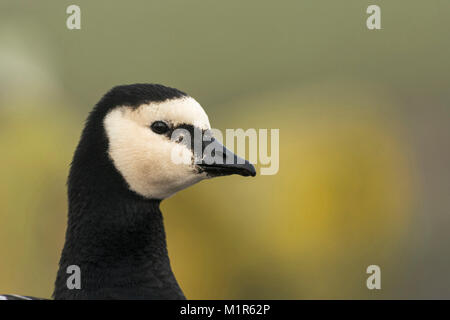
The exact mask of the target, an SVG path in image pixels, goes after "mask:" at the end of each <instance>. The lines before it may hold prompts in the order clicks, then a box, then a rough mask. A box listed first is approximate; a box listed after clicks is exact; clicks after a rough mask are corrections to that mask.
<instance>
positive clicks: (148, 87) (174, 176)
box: [75, 84, 256, 200]
mask: <svg viewBox="0 0 450 320" xmlns="http://www.w3.org/2000/svg"><path fill="white" fill-rule="evenodd" d="M96 122H97V123H96ZM98 122H101V125H100V126H99V125H98ZM90 123H94V125H91V126H90ZM90 127H91V129H90ZM92 127H96V128H98V127H101V128H102V130H103V132H102V136H103V137H104V142H105V143H104V152H105V154H106V158H107V159H106V161H109V162H110V163H111V164H112V165H113V167H114V168H115V169H116V171H117V172H118V173H120V176H121V177H122V178H123V180H124V181H125V183H126V187H127V188H128V189H129V190H131V191H132V192H134V193H137V194H138V195H140V196H143V197H145V198H147V199H157V200H162V199H166V198H168V197H170V196H172V195H173V194H175V193H176V192H178V191H180V190H182V189H185V188H187V187H189V186H191V185H193V184H195V183H197V182H199V181H202V180H204V179H208V178H213V177H217V176H225V175H231V174H238V175H242V176H255V174H256V172H255V168H254V166H253V165H252V164H251V163H249V162H248V161H247V160H244V159H242V158H240V157H238V156H237V155H235V154H234V153H233V152H231V151H229V150H228V149H226V148H225V147H224V146H223V145H222V144H221V143H220V142H219V141H217V140H216V139H215V138H214V136H213V134H212V131H211V125H210V122H209V119H208V115H207V114H206V112H205V111H204V109H203V108H202V106H201V105H200V104H199V103H198V102H197V101H196V100H195V99H194V98H192V97H190V96H189V95H187V94H186V93H184V92H182V91H179V90H177V89H173V88H169V87H165V86H162V85H155V84H134V85H125V86H118V87H114V88H113V89H112V90H110V91H109V92H108V93H107V94H106V95H105V96H104V97H103V98H102V100H101V101H100V102H99V103H98V104H97V106H96V107H95V108H94V111H93V112H92V113H91V115H90V117H89V119H88V123H87V125H86V129H85V131H87V132H86V134H84V136H85V137H84V138H83V137H82V139H81V141H83V140H92V137H93V136H95V135H96V134H92V132H89V131H92V130H93V128H92ZM97 136H98V134H97ZM84 144H85V145H86V146H89V145H91V147H90V148H89V147H85V148H84V147H83V143H80V145H81V146H79V147H78V150H77V151H78V153H80V154H83V157H84V158H86V157H89V156H92V155H93V153H94V152H96V153H98V150H97V151H93V150H92V149H93V148H94V147H95V145H96V144H95V143H94V142H92V141H91V142H86V141H85V143H84ZM93 145H94V146H93ZM80 149H81V150H80ZM89 149H91V151H89ZM75 158H77V157H75ZM77 162H78V163H80V162H84V163H88V162H89V161H87V160H86V161H77ZM90 162H91V163H92V159H90Z"/></svg>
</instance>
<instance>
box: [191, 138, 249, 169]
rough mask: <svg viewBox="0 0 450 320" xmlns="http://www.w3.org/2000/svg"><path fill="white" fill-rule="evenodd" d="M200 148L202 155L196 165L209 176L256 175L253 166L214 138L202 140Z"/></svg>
mask: <svg viewBox="0 0 450 320" xmlns="http://www.w3.org/2000/svg"><path fill="white" fill-rule="evenodd" d="M202 149H203V150H202V154H203V157H201V160H200V161H199V162H198V163H197V165H198V166H199V167H200V168H201V170H203V171H204V172H207V173H208V174H209V175H211V176H214V177H215V176H227V175H231V174H239V175H241V176H245V177H247V176H252V177H254V176H255V175H256V170H255V167H254V166H253V165H252V164H251V163H250V162H248V161H247V160H245V159H243V158H241V157H238V156H237V155H236V154H234V153H233V152H231V151H230V150H228V149H227V148H225V146H224V145H222V144H221V143H220V142H219V141H217V140H216V139H214V138H211V140H209V141H203V143H202Z"/></svg>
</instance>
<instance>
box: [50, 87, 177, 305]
mask: <svg viewBox="0 0 450 320" xmlns="http://www.w3.org/2000/svg"><path fill="white" fill-rule="evenodd" d="M184 95H185V94H184V93H182V92H181V91H177V90H176V89H171V88H167V87H164V86H159V85H131V86H120V87H116V88H114V89H112V90H111V91H110V92H108V93H107V94H106V95H105V96H104V97H103V98H102V100H100V102H99V103H98V104H97V105H96V107H95V108H94V110H93V111H92V112H91V114H90V115H89V117H88V119H87V122H86V126H85V128H84V130H83V133H82V136H81V139H80V142H79V144H78V147H77V149H76V151H75V155H74V158H73V161H72V164H71V169H70V174H69V179H68V200H69V213H68V226H67V232H66V241H65V245H64V248H63V252H62V255H61V260H60V266H59V271H58V274H57V279H56V283H55V291H54V294H53V295H54V298H55V299H184V295H183V293H182V291H181V289H180V287H179V286H178V283H177V282H176V280H175V277H174V275H173V273H172V270H171V267H170V262H169V257H168V253H167V246H166V236H165V232H164V225H163V217H162V214H161V211H160V209H159V205H160V200H154V199H153V200H152V199H145V198H143V197H141V196H140V195H138V194H136V193H134V192H133V191H130V190H129V188H128V186H127V184H126V182H125V180H124V179H123V177H122V176H121V174H120V173H119V172H118V171H117V169H116V168H115V167H114V165H113V163H112V161H111V160H110V158H109V156H108V141H107V137H106V133H105V130H104V127H103V119H104V117H105V116H106V114H107V113H108V112H109V111H110V110H111V109H113V108H114V107H115V106H119V105H130V106H137V105H138V104H141V103H143V102H145V101H153V100H156V101H163V100H167V99H170V98H174V97H181V96H184ZM70 265H76V266H78V267H80V271H81V289H69V288H68V287H67V279H68V277H69V276H70V274H68V273H67V267H68V266H70Z"/></svg>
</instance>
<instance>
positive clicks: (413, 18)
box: [0, 0, 450, 299]
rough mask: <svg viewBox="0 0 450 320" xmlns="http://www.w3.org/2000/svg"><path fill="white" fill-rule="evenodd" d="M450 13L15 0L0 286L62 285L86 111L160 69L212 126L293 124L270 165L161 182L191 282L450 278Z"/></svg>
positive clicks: (8, 4)
mask: <svg viewBox="0 0 450 320" xmlns="http://www.w3.org/2000/svg"><path fill="white" fill-rule="evenodd" d="M70 4H77V5H79V6H80V7H81V18H82V25H81V27H82V29H81V30H68V29H67V28H66V18H67V14H66V12H65V11H66V7H67V6H68V5H70ZM370 4H378V5H380V7H381V10H382V11H381V17H382V30H378V31H369V30H368V29H367V28H366V24H365V21H366V18H367V16H368V15H367V14H366V8H367V7H368V6H369V5H370ZM449 17H450V2H449V1H448V0H441V1H439V0H431V1H423V0H421V1H419V0H417V1H416V0H414V1H413V0H396V1H365V0H346V1H334V0H322V1H314V0H305V1H298V0H296V1H267V0H264V1H262V0H259V1H256V0H251V1H250V0H249V1H237V0H230V1H222V2H219V1H205V0H203V1H200V0H190V1H184V0H177V1H175V0H166V1H120V2H119V1H117V2H115V3H113V2H112V1H100V0H97V1H87V0H82V1H81V0H79V1H76V2H72V1H48V0H45V1H44V0H41V1H23V0H2V1H1V2H0V150H1V151H0V152H1V157H0V179H1V184H0V292H1V293H18V294H26V295H34V296H41V297H50V295H51V293H52V289H53V282H54V279H55V274H56V270H57V264H58V261H59V255H60V252H61V249H62V246H63V240H64V233H65V224H66V219H67V216H66V209H67V204H66V186H65V182H66V176H67V172H68V166H69V163H70V160H71V157H72V153H73V150H74V148H75V146H76V143H77V141H78V138H79V135H80V131H81V129H82V126H83V121H84V119H85V117H86V116H87V113H88V112H89V111H90V109H91V108H92V107H93V105H94V104H95V103H96V102H97V101H98V100H99V99H100V97H101V96H102V94H104V93H105V92H106V91H107V90H108V89H109V88H111V87H112V86H114V85H118V84H125V83H135V82H151V83H162V84H165V85H169V86H173V87H176V88H179V89H181V90H183V91H186V92H187V93H189V94H190V95H192V96H193V97H195V98H196V99H197V100H198V101H199V102H200V103H201V104H202V105H203V107H204V108H205V109H206V111H207V112H208V114H209V117H210V120H211V124H212V126H213V127H215V128H219V129H225V128H279V129H280V170H279V173H278V174H277V175H273V176H257V178H255V179H242V178H239V177H235V176H233V177H228V178H223V179H216V180H212V181H208V182H202V183H200V184H198V185H196V186H194V187H191V188H189V189H187V190H185V191H182V192H180V193H179V194H177V195H176V196H174V197H173V198H171V199H168V200H166V201H164V202H163V204H162V209H163V212H164V214H165V221H166V227H167V236H168V245H169V252H170V256H171V261H172V266H173V268H174V272H175V274H176V276H177V278H178V280H179V282H180V285H181V287H182V288H183V290H184V292H185V294H186V296H187V297H188V298H191V299H216V298H225V299H249V298H255V299H256V298H267V299H284V298H286V299H311V298H320V299H326V298H329V299H337V298H351V299H355V298H360V299H366V298H370V299H372V298H373V299H378V298H388V299H390V298H450V275H449V270H450V254H449V251H450V232H449V228H450V216H449V209H450V197H449V190H450V188H449V181H450V172H449V160H450V159H449V158H450V157H449V156H450V150H449V142H448V141H449V139H450V129H449V125H450V121H449V119H450V118H449V115H450V61H449V59H450V38H449V34H450V22H449ZM200 208H201V210H199V209H200ZM371 264H376V265H379V266H380V267H381V274H382V276H381V283H382V284H381V285H382V290H379V291H377V290H373V291H370V290H368V289H367V288H366V279H367V277H368V275H367V274H366V273H365V271H366V268H367V266H368V265H371Z"/></svg>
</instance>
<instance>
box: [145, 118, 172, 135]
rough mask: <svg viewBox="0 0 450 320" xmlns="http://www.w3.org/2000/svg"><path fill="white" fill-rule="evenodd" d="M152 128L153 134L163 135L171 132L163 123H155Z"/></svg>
mask: <svg viewBox="0 0 450 320" xmlns="http://www.w3.org/2000/svg"><path fill="white" fill-rule="evenodd" d="M150 128H152V130H153V132H154V133H157V134H163V133H166V132H167V131H169V126H168V125H167V123H165V122H163V121H155V122H153V123H152V125H151V126H150Z"/></svg>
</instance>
